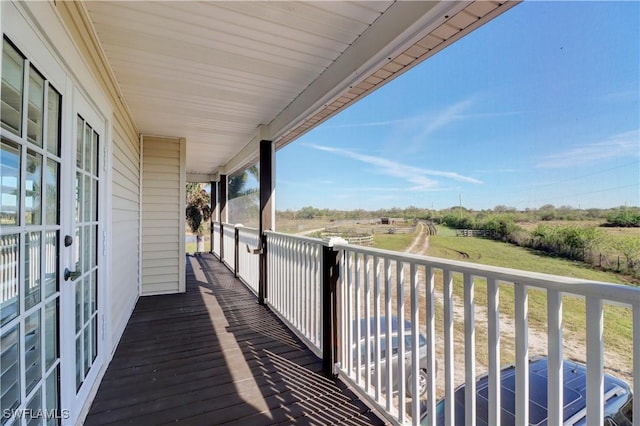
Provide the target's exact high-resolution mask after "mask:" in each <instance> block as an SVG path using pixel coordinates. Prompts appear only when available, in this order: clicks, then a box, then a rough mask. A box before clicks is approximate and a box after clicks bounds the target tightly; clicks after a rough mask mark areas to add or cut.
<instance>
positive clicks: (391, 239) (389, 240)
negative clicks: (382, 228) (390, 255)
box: [373, 232, 417, 251]
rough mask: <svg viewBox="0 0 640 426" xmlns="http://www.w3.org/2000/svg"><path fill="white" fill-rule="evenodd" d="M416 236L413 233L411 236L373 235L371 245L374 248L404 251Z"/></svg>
mask: <svg viewBox="0 0 640 426" xmlns="http://www.w3.org/2000/svg"><path fill="white" fill-rule="evenodd" d="M416 235H417V234H416V233H415V232H414V233H412V234H375V235H374V236H373V244H374V247H375V248H380V249H385V250H395V251H405V250H406V249H407V247H409V246H410V245H411V243H412V242H413V240H414V238H415V237H416Z"/></svg>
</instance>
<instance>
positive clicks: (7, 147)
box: [0, 140, 20, 225]
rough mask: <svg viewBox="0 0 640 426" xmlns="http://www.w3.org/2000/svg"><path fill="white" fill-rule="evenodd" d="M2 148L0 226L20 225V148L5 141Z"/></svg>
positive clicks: (0, 152) (0, 154) (0, 161)
mask: <svg viewBox="0 0 640 426" xmlns="http://www.w3.org/2000/svg"><path fill="white" fill-rule="evenodd" d="M0 146H1V148H0V189H1V191H2V193H1V194H0V197H2V198H1V199H0V225H18V217H19V213H20V146H19V145H17V144H14V143H12V142H9V141H5V140H3V141H2V144H1V145H0Z"/></svg>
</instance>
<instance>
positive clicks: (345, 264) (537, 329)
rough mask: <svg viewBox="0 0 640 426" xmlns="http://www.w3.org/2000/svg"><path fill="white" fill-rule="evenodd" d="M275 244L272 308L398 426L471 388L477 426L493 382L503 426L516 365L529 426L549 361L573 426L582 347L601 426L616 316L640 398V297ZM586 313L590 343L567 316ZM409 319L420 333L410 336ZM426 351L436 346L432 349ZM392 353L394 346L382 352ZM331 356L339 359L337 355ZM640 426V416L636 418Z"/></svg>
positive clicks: (613, 288)
mask: <svg viewBox="0 0 640 426" xmlns="http://www.w3.org/2000/svg"><path fill="white" fill-rule="evenodd" d="M223 228H224V229H225V230H224V243H225V246H224V256H223V257H224V259H222V260H223V261H224V262H225V263H226V264H227V266H229V267H230V268H231V269H232V270H234V268H235V266H233V265H238V269H239V270H240V271H235V272H236V273H239V274H241V275H242V274H243V272H242V269H243V266H240V262H241V261H240V259H238V262H237V263H236V262H235V259H234V258H233V257H232V256H234V254H235V252H236V251H235V247H233V246H232V245H231V242H235V241H234V240H235V238H234V237H233V233H232V232H231V230H234V228H233V227H232V226H231V225H223ZM227 229H229V231H227ZM238 232H239V236H238V240H242V242H240V245H241V246H240V247H239V250H238V253H240V252H243V253H247V255H249V254H248V252H247V250H246V246H245V245H246V244H249V245H250V247H252V248H253V247H256V248H257V245H258V244H257V243H256V244H251V243H246V242H244V241H245V240H246V241H249V239H250V238H252V239H253V240H252V241H255V242H257V241H258V234H257V231H255V230H248V229H246V228H239V229H238ZM241 233H242V234H241ZM240 235H245V237H243V238H240ZM265 236H266V267H267V289H266V303H267V304H268V305H269V306H270V307H271V309H272V310H273V311H275V312H276V313H277V314H278V315H279V316H280V318H282V319H283V320H284V321H285V322H286V323H287V324H288V325H289V327H290V328H292V330H294V331H295V332H296V334H298V336H300V337H301V338H302V339H303V340H304V341H305V342H306V343H307V345H308V346H309V347H310V348H311V350H313V351H314V352H315V353H316V354H317V355H318V356H323V354H327V353H329V354H332V353H334V354H335V370H334V371H336V372H337V373H338V374H339V376H340V377H341V378H343V379H344V380H345V381H347V382H349V383H350V384H351V385H352V386H354V387H355V388H356V389H357V390H358V391H359V392H360V393H361V396H362V397H363V398H365V399H367V400H369V402H370V403H371V404H373V405H375V406H377V407H378V408H379V409H380V410H381V412H383V413H385V415H386V416H387V418H388V420H390V421H391V422H392V423H396V424H419V423H420V420H421V418H420V417H421V415H422V414H423V413H422V411H424V407H426V410H427V413H435V408H436V402H437V401H438V400H440V399H442V398H444V399H445V401H453V399H454V390H455V388H456V386H458V385H460V384H462V383H464V384H465V413H466V418H465V420H466V422H467V423H468V424H475V419H476V398H475V394H476V380H477V377H478V375H480V374H481V373H483V372H486V373H487V375H488V382H489V394H488V404H489V407H488V421H489V424H496V425H498V424H499V422H500V416H499V413H500V407H501V401H500V372H501V368H502V366H503V365H505V364H508V363H514V364H515V369H516V401H517V402H516V413H515V414H516V424H528V420H529V412H528V408H529V403H528V402H529V360H530V358H531V357H532V356H533V355H543V354H546V355H547V357H548V370H549V380H548V395H549V397H548V401H549V405H548V407H547V408H548V416H549V417H548V418H549V420H548V423H549V424H561V423H562V420H563V404H561V403H560V401H563V386H562V384H563V378H562V371H563V360H564V359H566V356H565V353H564V352H565V351H564V348H565V346H567V345H568V344H569V343H570V344H571V345H574V344H578V345H579V344H583V345H584V350H583V352H582V354H583V355H584V360H583V361H586V365H587V371H588V374H587V404H586V405H587V414H586V415H587V418H586V422H587V424H601V423H602V419H603V416H604V411H603V406H604V395H603V387H602V386H603V377H604V371H605V368H606V367H607V366H606V365H605V355H604V354H605V349H607V348H606V345H605V339H604V333H603V330H604V329H605V316H606V315H612V314H613V315H624V316H627V317H628V318H630V320H631V321H632V324H633V331H632V333H631V336H630V337H629V340H630V341H629V343H628V347H629V348H630V350H629V351H628V352H627V353H625V354H622V356H623V357H625V360H624V363H625V365H623V366H622V365H615V366H614V367H615V368H618V369H619V370H620V371H623V372H624V373H625V377H624V379H625V380H627V382H629V384H630V385H631V387H632V388H633V389H635V390H636V391H637V390H638V389H640V288H637V287H632V286H625V285H616V284H609V283H601V282H589V281H584V280H578V279H573V278H567V277H560V276H552V275H546V274H538V273H532V272H525V271H518V270H512V269H506V268H498V267H490V266H484V265H478V264H472V263H466V262H457V261H448V260H444V259H438V258H430V257H424V256H416V255H408V254H404V253H399V252H393V251H387V250H377V249H372V248H368V247H360V246H355V245H350V244H337V245H335V246H333V248H329V247H328V245H327V244H326V243H325V242H323V241H322V240H319V239H315V238H307V237H297V236H292V235H286V234H280V233H276V232H265ZM227 244H229V247H227ZM327 250H329V251H331V252H332V253H335V254H337V257H338V262H339V266H340V274H339V275H340V278H339V280H338V282H337V289H336V296H337V297H336V306H333V307H331V306H325V305H324V303H323V291H324V292H325V294H324V295H325V296H326V295H327V292H326V289H323V286H324V285H326V282H327V281H326V279H327V277H328V276H331V274H327V273H326V272H327V268H329V267H330V265H328V264H323V262H324V263H327V262H326V260H323V257H324V256H323V252H326V251H327ZM250 256H253V257H250ZM250 256H248V257H247V262H255V263H252V264H257V262H258V260H257V259H258V258H259V256H256V255H250ZM229 257H231V260H230V259H229ZM239 257H240V256H239ZM251 259H254V260H251ZM243 281H246V278H243ZM254 291H255V289H254ZM325 300H330V299H325ZM576 300H577V301H578V302H576ZM576 303H578V304H581V307H579V308H577V309H578V310H580V311H581V312H583V314H581V315H584V317H583V318H585V323H586V327H585V328H586V330H585V331H584V332H583V335H582V336H577V337H576V336H575V333H576V330H575V328H571V325H572V324H566V323H565V321H564V320H563V313H564V314H566V316H567V317H569V314H573V312H570V311H564V309H563V305H564V304H566V305H567V306H571V307H572V308H571V309H572V310H573V309H574V308H573V306H575V304H576ZM332 309H333V310H334V312H335V313H336V314H335V322H334V323H332V325H331V327H333V330H334V331H333V333H334V334H333V337H332V338H330V339H328V338H327V336H329V335H328V334H326V333H327V330H328V329H327V321H332V320H331V315H328V314H327V312H331V310H332ZM394 317H395V318H396V319H397V320H398V322H397V324H398V326H397V331H396V334H397V344H394V342H393V339H384V338H383V337H384V336H385V333H386V331H385V330H392V331H393V325H392V322H393V321H394ZM403 319H404V321H408V323H410V326H409V327H405V326H403V323H404V321H402V320H403ZM530 322H531V324H532V325H531V326H530ZM416 324H417V325H418V326H415V325H416ZM331 327H330V328H329V329H331ZM569 332H570V333H572V335H571V336H569V334H568V333H569ZM563 334H567V338H565V337H564V335H563ZM581 334H582V333H581ZM534 337H535V338H534ZM540 337H542V338H540ZM421 339H424V340H426V344H425V345H423V346H422V347H421V346H420V340H421ZM381 341H384V344H380V343H377V342H381ZM326 345H330V346H331V348H332V349H331V348H329V351H328V352H327V348H326V347H325V346H326ZM332 351H333V352H332ZM394 351H395V352H396V355H394V356H397V359H399V360H404V359H405V357H406V359H408V360H410V361H411V362H410V363H409V362H407V363H406V365H405V363H404V362H398V363H397V366H396V367H393V368H390V369H384V368H381V366H383V364H384V359H385V355H384V354H385V353H386V354H393V352H394ZM421 358H422V360H421ZM424 358H426V361H425V360H424ZM327 359H330V358H327ZM479 359H481V360H484V361H483V362H480V361H479ZM329 366H330V367H331V366H333V364H330V365H329ZM419 369H420V370H422V369H425V371H426V372H427V374H426V396H425V397H423V401H422V406H421V403H420V398H410V395H417V394H418V392H417V391H418V386H419V382H418V377H419V374H418V373H419V371H418V370H419ZM434 373H435V374H434ZM394 378H403V380H394ZM472 396H473V397H472ZM639 400H640V398H635V400H634V401H633V411H635V412H636V413H638V412H640V411H639V410H640V402H639ZM399 407H403V408H402V409H401V408H399ZM444 412H445V424H447V425H452V424H454V423H455V418H454V416H455V411H454V407H453V404H450V403H446V404H445V406H444ZM424 424H430V425H432V424H435V419H434V418H433V417H431V416H430V415H429V414H427V417H426V419H424ZM633 425H634V426H640V416H636V417H635V418H634V421H633Z"/></svg>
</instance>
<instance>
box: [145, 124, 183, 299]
mask: <svg viewBox="0 0 640 426" xmlns="http://www.w3.org/2000/svg"><path fill="white" fill-rule="evenodd" d="M185 154H186V153H185V141H184V139H175V138H162V137H156V136H144V137H143V142H142V212H143V214H142V289H141V294H142V295H150V294H162V293H176V292H184V291H185V275H184V270H185V259H184V256H185V253H184V249H185V247H184V227H185V223H184V211H183V207H184V199H185V191H186V189H185V185H186V172H185V158H186V155H185ZM159 161H160V162H161V164H163V165H164V167H163V169H164V172H159V171H157V170H158V169H157V167H156V165H157V164H158V162H159ZM159 189H161V190H160V191H159ZM176 194H178V195H177V196H176ZM176 241H177V243H176ZM147 242H149V244H147ZM158 264H162V265H165V267H164V268H163V270H162V273H158V268H157V266H155V265H158ZM167 268H170V269H172V273H168V271H167V270H166V269H167Z"/></svg>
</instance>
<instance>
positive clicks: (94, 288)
mask: <svg viewBox="0 0 640 426" xmlns="http://www.w3.org/2000/svg"><path fill="white" fill-rule="evenodd" d="M97 309H98V271H93V273H92V274H91V314H92V315H93V314H94V313H95V312H96V310H97Z"/></svg>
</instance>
